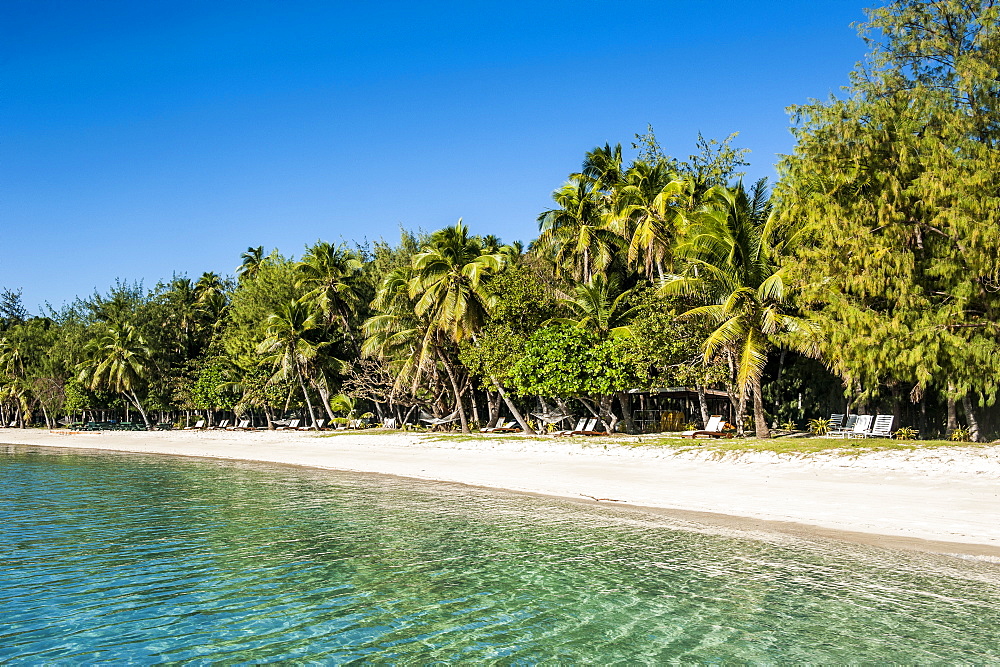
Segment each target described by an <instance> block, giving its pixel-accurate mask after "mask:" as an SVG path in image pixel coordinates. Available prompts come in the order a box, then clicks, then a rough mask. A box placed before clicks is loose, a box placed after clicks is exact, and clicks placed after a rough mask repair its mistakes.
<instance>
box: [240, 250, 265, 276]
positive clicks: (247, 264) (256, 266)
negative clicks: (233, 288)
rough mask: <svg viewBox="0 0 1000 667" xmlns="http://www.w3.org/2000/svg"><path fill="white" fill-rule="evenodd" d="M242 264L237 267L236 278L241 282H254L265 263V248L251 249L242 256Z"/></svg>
mask: <svg viewBox="0 0 1000 667" xmlns="http://www.w3.org/2000/svg"><path fill="white" fill-rule="evenodd" d="M240 260H241V263H240V265H239V266H238V267H236V277H237V279H238V280H239V281H241V282H242V281H244V280H252V279H253V277H254V276H256V275H257V272H258V271H259V270H260V266H261V264H263V263H264V246H262V245H259V246H257V247H256V248H254V247H252V246H251V247H249V248H247V251H246V252H245V253H243V254H242V255H240Z"/></svg>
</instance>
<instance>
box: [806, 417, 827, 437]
mask: <svg viewBox="0 0 1000 667" xmlns="http://www.w3.org/2000/svg"><path fill="white" fill-rule="evenodd" d="M830 428H831V422H830V420H829V419H826V418H825V417H819V418H816V419H810V420H809V432H810V433H812V434H813V435H826V434H827V433H829V432H830Z"/></svg>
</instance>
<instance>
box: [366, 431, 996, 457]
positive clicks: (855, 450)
mask: <svg viewBox="0 0 1000 667" xmlns="http://www.w3.org/2000/svg"><path fill="white" fill-rule="evenodd" d="M383 432H384V431H383ZM536 439H537V440H539V441H542V442H547V443H557V442H567V443H570V442H572V443H574V444H584V445H585V446H592V447H605V446H607V445H619V446H624V447H636V448H649V449H670V450H674V451H678V452H681V451H688V450H702V451H706V450H707V451H711V452H718V453H719V454H720V455H722V454H726V453H730V452H773V453H776V454H814V453H818V452H822V453H827V454H842V455H845V456H856V455H858V454H862V453H866V452H875V451H890V450H902V451H914V450H918V449H936V448H958V447H982V446H985V445H983V444H977V443H971V442H951V441H948V440H888V439H882V438H866V439H851V440H843V439H840V438H818V437H812V436H806V437H797V438H772V439H758V438H721V439H698V440H690V439H687V438H681V437H680V436H677V435H670V434H651V435H624V434H621V435H613V436H605V437H601V436H573V437H569V438H550V437H539V438H533V437H531V436H524V435H509V434H506V435H498V434H487V433H469V434H462V433H427V434H426V435H425V436H424V440H425V441H430V442H434V441H437V442H472V441H476V440H519V441H524V440H536Z"/></svg>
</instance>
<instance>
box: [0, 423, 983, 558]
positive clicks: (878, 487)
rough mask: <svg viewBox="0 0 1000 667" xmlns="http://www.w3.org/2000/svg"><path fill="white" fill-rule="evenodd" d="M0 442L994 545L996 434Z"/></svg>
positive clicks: (56, 436)
mask: <svg viewBox="0 0 1000 667" xmlns="http://www.w3.org/2000/svg"><path fill="white" fill-rule="evenodd" d="M0 442H2V443H5V444H12V445H33V446H42V447H52V448H67V449H90V450H103V451H118V452H131V453H140V454H157V455H168V456H182V457H195V458H203V459H224V460H239V461H256V462H263V463H276V464H285V465H294V466H304V467H309V468H317V469H326V470H340V471H346V472H358V473H375V474H383V475H392V476H396V477H407V478H414V479H421V480H429V481H437V482H447V483H455V484H462V485H466V486H473V487H482V488H490V489H503V490H507V491H514V492H519V493H529V494H537V495H544V496H555V497H561V498H566V499H572V500H576V501H578V502H583V503H597V504H600V505H604V506H609V505H611V506H618V505H620V506H623V507H632V508H636V509H643V510H648V511H652V512H654V513H655V512H660V513H666V514H668V515H671V516H675V517H681V518H687V519H691V520H694V521H698V522H701V523H707V524H715V525H723V526H726V527H730V528H733V527H736V528H743V529H748V530H765V531H769V532H780V533H791V534H796V535H799V536H805V537H809V536H813V537H821V538H829V539H835V540H842V541H848V542H854V543H863V544H870V545H875V546H883V547H887V548H900V549H908V550H918V551H926V552H933V553H941V554H950V555H957V556H966V557H974V558H981V559H983V560H991V561H995V560H998V559H1000V447H997V446H987V447H957V448H951V447H949V448H946V449H940V450H938V449H928V450H918V451H914V452H907V451H891V452H874V453H861V454H859V455H857V456H844V455H824V454H815V455H809V456H788V455H776V454H759V453H758V454H754V453H747V454H740V455H726V456H722V457H718V456H713V455H711V454H710V453H709V452H708V451H707V450H701V451H699V450H698V449H697V448H693V449H691V450H687V451H683V452H677V451H672V450H663V449H657V448H653V447H625V446H621V445H616V444H605V443H604V442H594V441H589V440H582V439H576V438H574V439H572V440H570V439H566V440H559V441H554V440H553V439H551V438H538V439H532V440H529V439H522V438H518V439H516V440H515V439H504V438H502V437H499V438H495V439H474V440H461V439H456V440H441V439H435V435H434V434H423V433H420V434H418V433H403V432H398V433H386V432H384V431H383V432H376V433H373V432H365V431H358V432H346V433H335V434H323V435H318V434H316V433H315V432H313V433H306V432H303V433H297V432H268V431H264V432H261V431H257V432H228V431H152V432H145V431H137V432H120V431H111V432H102V433H69V432H60V431H52V432H50V431H46V430H35V429H26V430H19V429H5V432H4V433H2V434H0Z"/></svg>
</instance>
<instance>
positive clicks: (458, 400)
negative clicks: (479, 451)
mask: <svg viewBox="0 0 1000 667" xmlns="http://www.w3.org/2000/svg"><path fill="white" fill-rule="evenodd" d="M438 358H439V359H440V360H441V363H442V364H443V365H444V370H445V372H446V373H447V374H448V381H449V382H450V383H451V389H452V392H453V393H454V394H455V407H456V409H457V410H458V418H459V419H460V420H461V421H462V433H468V432H469V421H468V419H466V417H465V406H464V405H462V392H461V391H459V389H458V382H457V381H456V380H455V374H454V373H453V372H452V370H451V364H449V363H448V360H447V359H446V358H445V356H444V354H442V353H441V351H440V350H438Z"/></svg>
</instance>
